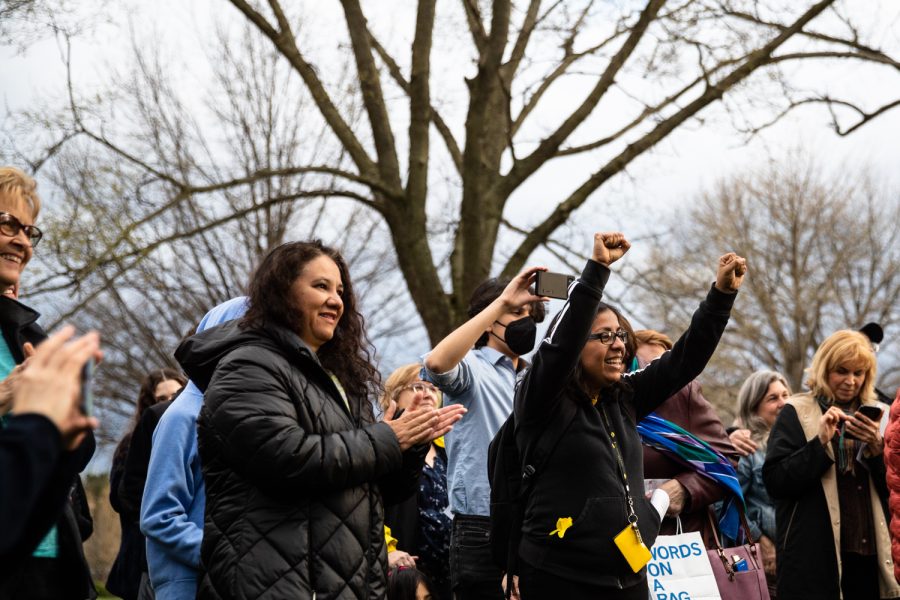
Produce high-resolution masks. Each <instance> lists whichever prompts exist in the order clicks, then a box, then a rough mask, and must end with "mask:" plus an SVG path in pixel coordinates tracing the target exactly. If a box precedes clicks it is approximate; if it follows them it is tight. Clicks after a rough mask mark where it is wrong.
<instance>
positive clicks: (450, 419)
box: [384, 392, 466, 451]
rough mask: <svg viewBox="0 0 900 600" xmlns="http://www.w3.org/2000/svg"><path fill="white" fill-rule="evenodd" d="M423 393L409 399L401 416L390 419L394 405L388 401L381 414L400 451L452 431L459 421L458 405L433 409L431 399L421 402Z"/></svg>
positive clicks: (395, 408)
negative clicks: (408, 404) (406, 407)
mask: <svg viewBox="0 0 900 600" xmlns="http://www.w3.org/2000/svg"><path fill="white" fill-rule="evenodd" d="M424 399H425V394H423V393H421V392H419V393H417V394H416V395H415V396H413V400H412V403H411V404H410V406H409V408H408V409H407V410H405V411H404V412H403V414H402V415H400V416H399V417H397V418H396V419H395V418H394V414H395V413H396V412H397V403H396V402H394V401H393V400H391V403H390V405H389V406H388V409H387V410H386V411H385V413H384V422H385V423H387V424H388V425H389V426H390V428H391V429H393V430H394V435H396V436H397V441H398V442H399V443H400V450H401V451H406V450H409V449H410V448H412V447H413V446H418V445H420V444H424V443H426V442H430V441H432V440H434V439H437V438H439V437H441V436H442V435H444V434H446V433H448V432H449V431H450V430H451V429H453V424H454V423H456V422H457V421H459V420H460V419H462V417H463V415H464V414H465V413H466V409H465V407H464V406H462V405H461V404H450V405H449V406H442V407H441V408H435V407H434V404H432V403H431V400H429V401H428V402H425V401H424Z"/></svg>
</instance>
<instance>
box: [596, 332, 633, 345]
mask: <svg viewBox="0 0 900 600" xmlns="http://www.w3.org/2000/svg"><path fill="white" fill-rule="evenodd" d="M616 338H619V339H620V340H622V343H623V344H624V343H626V342H627V341H628V332H627V331H625V330H624V329H620V330H618V331H598V332H597V333H592V334H591V335H589V336H588V339H589V340H600V343H601V344H605V345H607V346H612V345H613V344H614V343H615V341H616Z"/></svg>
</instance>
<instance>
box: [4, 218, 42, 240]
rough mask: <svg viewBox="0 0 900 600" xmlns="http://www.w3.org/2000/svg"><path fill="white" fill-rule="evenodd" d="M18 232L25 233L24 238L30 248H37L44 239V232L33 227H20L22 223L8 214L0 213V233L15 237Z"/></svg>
mask: <svg viewBox="0 0 900 600" xmlns="http://www.w3.org/2000/svg"><path fill="white" fill-rule="evenodd" d="M20 231H24V232H25V237H27V238H28V241H29V242H30V243H31V247H32V248H37V245H38V242H40V241H41V238H42V237H44V232H42V231H41V230H40V229H38V228H37V227H35V226H34V225H22V222H21V221H20V220H18V219H17V218H16V217H14V216H13V215H11V214H9V213H8V212H0V232H2V233H3V235H8V236H9V237H16V236H17V235H19V232H20Z"/></svg>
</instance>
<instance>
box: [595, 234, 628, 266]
mask: <svg viewBox="0 0 900 600" xmlns="http://www.w3.org/2000/svg"><path fill="white" fill-rule="evenodd" d="M630 248H631V243H630V242H629V241H628V240H626V239H625V234H624V233H619V232H618V231H616V232H607V233H595V234H594V252H593V254H592V255H591V259H593V260H594V261H596V262H598V263H600V264H601V265H606V266H607V267H608V266H609V265H611V264H612V263H614V262H616V261H617V260H619V259H620V258H622V256H624V255H625V253H626V252H628V250H629V249H630Z"/></svg>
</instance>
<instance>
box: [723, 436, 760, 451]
mask: <svg viewBox="0 0 900 600" xmlns="http://www.w3.org/2000/svg"><path fill="white" fill-rule="evenodd" d="M728 439H729V440H731V445H732V446H734V449H735V450H737V453H738V454H740V455H741V456H750V455H751V454H753V453H754V452H756V451H757V450H759V445H758V444H757V443H756V442H754V441H753V438H752V437H750V430H749V429H735V430H734V431H732V432H731V435H729V436H728Z"/></svg>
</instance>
